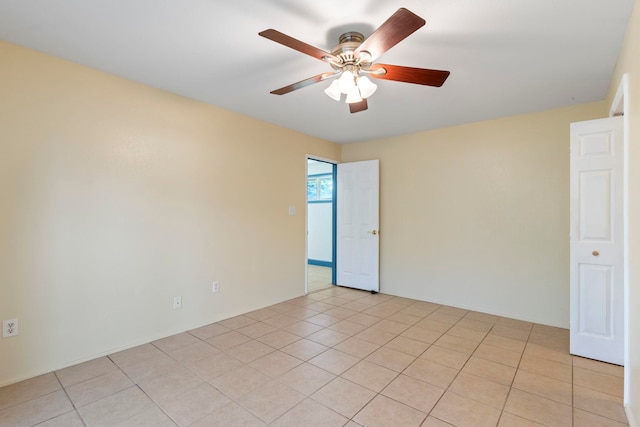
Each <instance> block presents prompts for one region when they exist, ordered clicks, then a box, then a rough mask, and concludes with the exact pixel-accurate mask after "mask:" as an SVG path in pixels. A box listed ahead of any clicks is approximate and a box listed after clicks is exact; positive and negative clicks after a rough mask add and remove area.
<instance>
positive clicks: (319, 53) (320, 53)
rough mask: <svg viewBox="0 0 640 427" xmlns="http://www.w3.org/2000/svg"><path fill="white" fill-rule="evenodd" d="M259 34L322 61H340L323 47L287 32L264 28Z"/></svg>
mask: <svg viewBox="0 0 640 427" xmlns="http://www.w3.org/2000/svg"><path fill="white" fill-rule="evenodd" d="M258 35H260V36H262V37H264V38H267V39H269V40H272V41H274V42H276V43H280V44H281V45H284V46H287V47H290V48H291V49H294V50H297V51H298V52H302V53H304V54H305V55H309V56H313V57H314V58H316V59H319V60H320V61H325V62H331V61H336V62H337V61H338V58H336V57H335V56H333V55H332V54H330V53H329V52H325V51H324V50H322V49H318V48H317V47H314V46H311V45H310V44H306V43H304V42H301V41H300V40H298V39H294V38H293V37H290V36H288V35H286V34H283V33H281V32H280V31H277V30H274V29H268V30H264V31H262V32H260V33H258Z"/></svg>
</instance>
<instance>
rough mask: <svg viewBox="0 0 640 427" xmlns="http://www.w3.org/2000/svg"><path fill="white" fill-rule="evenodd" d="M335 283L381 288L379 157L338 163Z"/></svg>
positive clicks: (374, 289) (370, 289)
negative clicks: (377, 158) (379, 269)
mask: <svg viewBox="0 0 640 427" xmlns="http://www.w3.org/2000/svg"><path fill="white" fill-rule="evenodd" d="M337 186H338V189H337V193H338V194H337V201H336V205H337V220H336V228H337V229H336V252H337V253H336V273H337V274H336V282H337V283H336V284H337V285H341V286H348V287H351V288H356V289H364V290H368V291H375V292H378V291H379V289H380V285H379V271H378V268H379V267H378V266H379V255H378V253H379V240H378V236H379V230H378V217H379V213H378V207H379V206H378V200H379V195H378V194H379V161H378V160H368V161H364V162H354V163H341V164H338V173H337Z"/></svg>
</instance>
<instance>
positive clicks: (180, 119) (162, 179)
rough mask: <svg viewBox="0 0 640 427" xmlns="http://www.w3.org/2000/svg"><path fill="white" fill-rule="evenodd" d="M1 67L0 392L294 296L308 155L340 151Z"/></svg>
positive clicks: (78, 73) (25, 66) (94, 77)
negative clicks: (9, 324)
mask: <svg viewBox="0 0 640 427" xmlns="http://www.w3.org/2000/svg"><path fill="white" fill-rule="evenodd" d="M0 64H2V66H0V143H1V144H2V150H1V153H2V154H1V155H0V200H1V203H2V208H1V209H0V287H1V289H2V291H1V292H0V316H2V318H3V319H7V318H13V317H17V318H18V319H19V323H20V335H19V336H17V337H15V338H10V339H3V340H0V360H2V363H0V385H3V384H7V383H11V382H14V381H16V380H18V379H22V378H26V377H31V376H34V375H36V374H39V373H42V372H45V371H49V370H52V369H57V368H60V367H63V366H66V365H69V364H72V363H74V362H77V361H79V360H84V359H88V358H92V357H94V356H97V355H101V354H104V353H107V352H111V351H114V350H118V349H122V348H125V347H131V346H133V345H136V344H139V343H142V342H147V341H149V340H152V339H155V338H158V337H163V336H167V335H169V334H171V333H174V332H178V331H182V330H186V329H189V328H193V327H196V326H200V325H203V324H206V323H210V322H213V321H216V320H219V319H222V318H225V317H230V316H233V315H235V314H238V313H242V312H246V311H249V310H253V309H256V308H259V307H262V306H265V305H269V304H272V303H276V302H279V301H282V300H284V299H288V298H292V297H295V296H297V295H301V294H303V293H304V265H305V218H304V207H305V204H306V199H305V196H306V187H305V183H306V178H305V172H306V158H305V154H313V155H316V156H320V157H325V158H332V159H338V160H339V156H340V147H339V146H338V145H335V144H332V143H328V142H325V141H321V140H318V139H314V138H311V137H309V136H305V135H301V134H299V133H296V132H293V131H290V130H287V129H283V128H280V127H276V126H273V125H270V124H267V123H264V122H260V121H257V120H253V119H249V118H247V117H243V116H240V115H238V114H234V113H231V112H228V111H224V110H221V109H218V108H215V107H212V106H209V105H205V104H202V103H199V102H195V101H191V100H188V99H185V98H181V97H179V96H175V95H172V94H169V93H166V92H163V91H160V90H156V89H153V88H150V87H147V86H143V85H140V84H137V83H134V82H131V81H127V80H124V79H120V78H117V77H114V76H111V75H107V74H105V73H101V72H98V71H95V70H91V69H88V68H85V67H81V66H78V65H75V64H72V63H70V62H66V61H63V60H60V59H56V58H53V57H50V56H47V55H43V54H40V53H36V52H34V51H30V50H27V49H23V48H20V47H17V46H14V45H11V44H7V43H2V42H0ZM289 205H295V206H296V207H297V211H298V214H297V215H295V216H289V215H288V206H289ZM213 280H219V281H220V284H221V287H220V292H219V293H218V294H212V293H211V282H212V281H213ZM177 295H180V296H182V301H183V308H182V309H181V310H176V311H174V310H173V309H172V301H173V297H174V296H177Z"/></svg>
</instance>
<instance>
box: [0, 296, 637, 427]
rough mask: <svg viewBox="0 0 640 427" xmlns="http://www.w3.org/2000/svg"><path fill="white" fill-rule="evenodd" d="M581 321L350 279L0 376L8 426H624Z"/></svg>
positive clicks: (607, 370) (614, 372)
mask: <svg viewBox="0 0 640 427" xmlns="http://www.w3.org/2000/svg"><path fill="white" fill-rule="evenodd" d="M622 376H623V368H622V367H619V366H614V365H609V364H606V363H600V362H596V361H593V360H589V359H583V358H580V357H573V356H571V355H569V353H568V331H567V330H564V329H558V328H553V327H548V326H542V325H538V324H532V323H527V322H522V321H518V320H513V319H507V318H502V317H497V316H492V315H488V314H483V313H478V312H473V311H467V310H461V309H458V308H453V307H447V306H440V305H437V304H431V303H428V302H423V301H416V300H411V299H405V298H398V297H393V296H389V295H383V294H377V295H371V294H369V293H367V292H363V291H355V290H350V289H346V288H340V287H331V288H329V289H326V290H323V291H319V292H315V293H311V294H309V295H307V296H305V297H301V298H296V299H293V300H290V301H287V302H284V303H281V304H277V305H273V306H270V307H267V308H264V309H261V310H257V311H254V312H250V313H246V314H245V315H241V316H237V317H234V318H231V319H226V320H223V321H221V322H218V323H214V324H211V325H208V326H204V327H202V328H198V329H195V330H192V331H189V332H185V333H182V334H178V335H175V336H171V337H168V338H165V339H161V340H159V341H155V342H152V343H149V344H145V345H142V346H139V347H136V348H132V349H130V350H126V351H122V352H120V353H115V354H112V355H110V356H108V357H102V358H99V359H96V360H93V361H90V362H86V363H83V364H80V365H76V366H73V367H70V368H66V369H62V370H60V371H56V372H52V373H49V374H46V375H42V376H40V377H37V378H33V379H30V380H27V381H24V382H21V383H18V384H14V385H10V386H7V387H4V388H0V426H11V427H17V426H32V425H38V426H49V427H50V426H64V427H74V426H153V427H157V426H160V427H162V426H175V425H180V426H195V427H206V426H224V427H233V426H247V427H250V426H265V425H269V426H277V427H287V426H296V427H306V426H328V427H330V426H349V427H357V426H366V427H377V426H380V427H393V426H400V427H411V426H423V427H437V426H451V425H453V426H474V427H475V426H496V425H497V426H540V425H542V426H572V425H573V426H576V427H579V426H623V425H627V424H626V419H625V415H624V411H623V408H622V389H623V386H622V384H623V379H622Z"/></svg>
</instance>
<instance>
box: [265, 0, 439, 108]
mask: <svg viewBox="0 0 640 427" xmlns="http://www.w3.org/2000/svg"><path fill="white" fill-rule="evenodd" d="M424 24H425V20H424V19H422V18H420V17H419V16H418V15H416V14H414V13H413V12H411V11H409V10H407V9H405V8H400V9H398V10H397V11H396V12H395V13H394V14H393V15H391V17H390V18H389V19H387V20H386V21H385V22H384V23H383V24H382V25H380V27H378V29H377V30H375V31H374V32H373V34H371V35H370V36H369V37H368V38H366V39H365V37H364V36H363V35H362V34H361V33H358V32H355V31H351V32H347V33H344V34H342V35H341V36H340V39H339V44H338V45H337V46H336V47H335V48H334V49H333V50H332V51H331V53H329V52H325V51H324V50H322V49H318V48H317V47H314V46H311V45H308V44H306V43H304V42H301V41H300V40H297V39H294V38H293V37H290V36H288V35H286V34H283V33H281V32H279V31H277V30H274V29H268V30H264V31H262V32H260V33H258V34H259V35H261V36H262V37H265V38H267V39H269V40H272V41H274V42H276V43H280V44H282V45H284V46H287V47H290V48H291V49H294V50H297V51H298V52H302V53H304V54H306V55H309V56H312V57H314V58H316V59H319V60H321V61H324V62H326V63H328V64H329V65H330V66H331V68H333V71H331V72H327V73H322V74H318V75H317V76H313V77H310V78H308V79H305V80H301V81H299V82H297V83H293V84H290V85H288V86H285V87H281V88H280V89H276V90H273V91H271V93H272V94H275V95H284V94H286V93H289V92H293V91H294V90H298V89H301V88H303V87H306V86H309V85H312V84H314V83H319V82H323V81H325V80H330V79H335V80H333V82H332V83H331V85H330V86H329V87H328V88H327V89H326V90H325V93H326V94H327V95H329V96H330V97H331V98H333V99H335V100H336V101H340V98H341V96H342V94H346V101H345V102H346V103H348V104H349V110H350V111H351V112H352V113H357V112H359V111H364V110H366V109H367V108H368V106H367V98H368V97H369V96H371V95H372V94H373V93H374V92H375V90H376V88H377V86H376V85H375V84H374V83H372V82H371V80H369V79H368V78H367V77H366V75H369V76H371V77H374V78H376V79H382V80H395V81H398V82H405V83H414V84H419V85H426V86H436V87H440V86H442V84H443V83H444V82H445V80H447V77H449V71H442V70H430V69H426V68H413V67H403V66H400V65H389V64H380V63H375V64H374V61H375V60H376V59H377V58H378V57H380V55H382V54H383V53H385V52H386V51H387V50H389V49H391V48H392V47H393V46H395V45H396V44H398V43H399V42H401V41H402V40H404V39H405V38H407V37H409V36H410V35H411V34H413V33H414V32H415V31H416V30H417V29H418V28H420V27H422V26H423V25H424ZM337 77H338V78H337ZM336 78H337V79H336Z"/></svg>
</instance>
